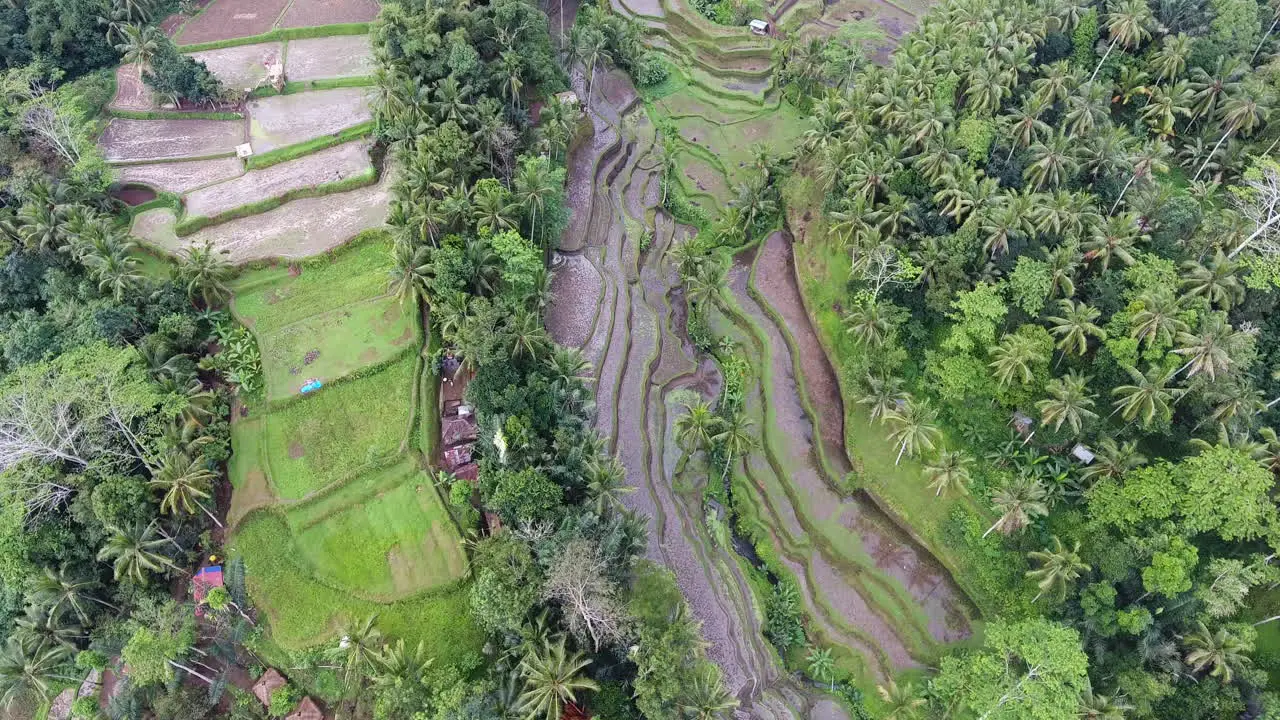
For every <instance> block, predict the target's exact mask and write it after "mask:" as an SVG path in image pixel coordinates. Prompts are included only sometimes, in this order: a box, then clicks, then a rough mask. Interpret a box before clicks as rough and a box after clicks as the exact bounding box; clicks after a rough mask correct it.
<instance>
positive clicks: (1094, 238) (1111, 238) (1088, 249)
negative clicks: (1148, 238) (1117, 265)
mask: <svg viewBox="0 0 1280 720" xmlns="http://www.w3.org/2000/svg"><path fill="white" fill-rule="evenodd" d="M1141 228H1142V226H1141V224H1140V223H1139V221H1138V216H1137V215H1136V214H1134V213H1122V214H1120V215H1112V216H1110V217H1108V218H1107V219H1106V220H1104V221H1103V222H1102V223H1100V224H1098V225H1095V226H1094V228H1093V232H1092V233H1091V234H1090V236H1089V239H1088V240H1087V241H1086V242H1085V244H1084V250H1085V253H1084V259H1085V260H1086V261H1088V262H1090V263H1092V262H1095V261H1100V262H1101V265H1102V271H1103V272H1106V271H1107V270H1108V269H1109V268H1110V267H1111V261H1112V260H1119V261H1120V262H1122V263H1124V264H1125V265H1132V264H1133V263H1134V258H1133V249H1134V245H1135V244H1136V243H1137V242H1138V240H1139V239H1143V238H1144V234H1143V232H1142V229H1141Z"/></svg>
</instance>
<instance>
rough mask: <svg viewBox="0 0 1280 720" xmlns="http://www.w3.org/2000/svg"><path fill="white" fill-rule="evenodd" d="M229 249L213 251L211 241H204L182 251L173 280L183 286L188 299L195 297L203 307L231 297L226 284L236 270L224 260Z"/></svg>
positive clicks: (211, 305) (229, 289)
mask: <svg viewBox="0 0 1280 720" xmlns="http://www.w3.org/2000/svg"><path fill="white" fill-rule="evenodd" d="M229 254H230V251H229V250H214V249H213V242H212V241H211V240H208V239H206V240H205V241H204V242H202V243H201V244H199V245H192V246H191V247H188V248H186V249H185V250H183V251H182V255H181V256H180V257H179V258H178V264H177V266H176V267H175V269H174V275H175V279H176V280H177V281H178V282H179V283H180V284H182V285H184V286H186V289H187V297H189V298H191V299H192V300H194V299H195V298H196V297H197V296H198V297H199V298H200V301H201V302H203V303H204V305H205V307H213V306H215V305H218V304H220V303H222V302H223V301H225V300H226V299H227V298H229V297H231V288H229V287H227V281H228V280H230V279H231V276H232V275H234V274H235V268H234V267H232V266H231V264H230V263H229V262H227V260H226V256H227V255H229Z"/></svg>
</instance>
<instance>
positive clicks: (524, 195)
mask: <svg viewBox="0 0 1280 720" xmlns="http://www.w3.org/2000/svg"><path fill="white" fill-rule="evenodd" d="M513 185H514V186H515V192H514V193H513V194H514V196H515V200H516V202H517V203H519V204H520V207H521V208H522V209H523V210H524V212H525V214H526V215H528V216H529V237H530V238H532V239H534V240H535V241H537V240H538V213H540V212H542V211H543V210H545V209H546V207H547V201H548V200H550V199H551V198H552V197H554V196H555V194H556V193H558V192H559V191H560V184H559V183H556V182H553V177H552V173H551V161H550V160H548V159H547V158H545V157H537V158H531V159H528V160H526V161H525V162H524V164H522V165H521V166H520V170H519V171H518V172H517V173H516V176H515V179H514V183H513ZM540 244H541V245H542V246H543V247H544V249H545V246H546V241H545V239H544V240H543V241H542V242H541V243H540Z"/></svg>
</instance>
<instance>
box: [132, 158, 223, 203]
mask: <svg viewBox="0 0 1280 720" xmlns="http://www.w3.org/2000/svg"><path fill="white" fill-rule="evenodd" d="M243 174H244V163H242V162H240V159H239V158H233V157H227V158H217V159H215V160H190V161H188V162H165V163H148V164H145V165H125V166H123V167H119V168H116V171H115V176H116V181H117V182H120V183H133V184H136V185H146V186H148V187H152V188H155V189H156V190H167V191H169V192H171V193H177V194H182V193H184V192H188V191H190V190H194V189H196V188H198V187H203V186H205V185H212V184H213V183H218V182H222V181H224V180H230V179H231V178H234V177H237V176H239V175H243Z"/></svg>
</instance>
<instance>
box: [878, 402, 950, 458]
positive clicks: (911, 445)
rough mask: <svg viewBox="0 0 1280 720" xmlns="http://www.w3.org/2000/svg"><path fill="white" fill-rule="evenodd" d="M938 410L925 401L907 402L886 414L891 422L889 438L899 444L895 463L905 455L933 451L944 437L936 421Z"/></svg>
mask: <svg viewBox="0 0 1280 720" xmlns="http://www.w3.org/2000/svg"><path fill="white" fill-rule="evenodd" d="M937 418H938V412H937V411H936V410H934V409H933V408H930V407H929V406H928V405H925V404H923V403H907V405H906V406H905V407H903V408H900V409H894V410H892V411H890V412H889V413H888V414H887V415H885V422H887V423H889V440H890V441H891V442H893V444H895V445H897V446H898V457H897V459H896V460H894V463H893V464H894V465H897V464H898V463H900V462H902V456H903V455H910V456H912V457H915V456H916V455H918V454H920V453H922V452H927V451H931V450H933V449H934V447H936V446H937V443H938V441H939V440H941V439H942V431H941V430H939V429H938V426H937V425H936V424H935V421H936V420H937Z"/></svg>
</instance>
